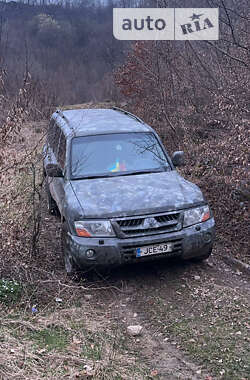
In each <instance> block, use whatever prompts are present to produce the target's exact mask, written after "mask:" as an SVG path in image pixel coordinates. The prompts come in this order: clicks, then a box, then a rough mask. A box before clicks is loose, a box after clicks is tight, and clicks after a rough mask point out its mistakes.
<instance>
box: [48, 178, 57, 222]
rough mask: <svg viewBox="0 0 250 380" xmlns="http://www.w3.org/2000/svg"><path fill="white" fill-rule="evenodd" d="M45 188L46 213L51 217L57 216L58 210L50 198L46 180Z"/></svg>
mask: <svg viewBox="0 0 250 380" xmlns="http://www.w3.org/2000/svg"><path fill="white" fill-rule="evenodd" d="M45 188H46V194H47V209H48V212H49V213H50V214H51V215H56V216H57V215H59V210H58V207H57V204H56V202H55V201H54V199H53V198H52V195H51V193H50V189H49V184H48V179H46V182H45Z"/></svg>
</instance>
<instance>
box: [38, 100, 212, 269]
mask: <svg viewBox="0 0 250 380" xmlns="http://www.w3.org/2000/svg"><path fill="white" fill-rule="evenodd" d="M181 164H183V152H175V153H174V154H173V156H172V159H170V158H169V156H168V154H167V152H166V150H165V148H164V146H163V144H162V143H161V141H160V139H159V136H158V135H157V134H156V132H155V131H154V130H153V129H152V128H151V127H150V126H149V125H147V124H145V123H144V122H143V121H142V120H141V119H139V118H138V117H136V116H135V115H133V114H131V113H129V112H127V111H124V110H121V109H119V108H115V107H114V108H112V109H72V110H67V111H61V110H58V111H56V112H55V113H54V114H53V115H52V118H51V120H50V125H49V130H48V138H47V143H46V144H45V146H44V172H45V174H46V184H47V193H48V206H49V210H50V212H51V213H55V212H58V211H59V215H60V218H61V222H62V236H61V239H62V250H63V256H64V262H65V269H66V271H67V272H68V273H69V274H70V273H72V272H74V271H75V270H81V269H84V268H91V267H97V266H99V267H105V266H113V265H117V264H118V265H119V264H123V263H128V262H143V261H145V260H154V259H160V258H164V257H171V256H178V257H180V258H181V259H191V258H192V259H196V260H203V259H206V258H208V257H209V255H210V254H211V251H212V246H213V241H214V235H215V227H214V226H215V223H214V218H213V216H212V213H211V210H210V208H209V206H208V204H207V202H206V200H205V199H204V197H203V195H202V192H201V190H200V189H199V188H198V187H197V186H196V185H195V184H193V183H191V182H188V181H186V180H185V179H184V178H183V177H182V176H180V174H178V172H177V171H176V170H175V166H178V165H181Z"/></svg>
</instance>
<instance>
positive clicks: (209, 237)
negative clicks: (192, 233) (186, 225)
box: [203, 232, 212, 243]
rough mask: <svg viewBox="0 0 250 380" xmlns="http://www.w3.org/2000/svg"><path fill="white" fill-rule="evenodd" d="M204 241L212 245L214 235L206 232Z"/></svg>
mask: <svg viewBox="0 0 250 380" xmlns="http://www.w3.org/2000/svg"><path fill="white" fill-rule="evenodd" d="M203 239H204V241H205V243H210V242H211V240H212V235H211V234H210V232H205V233H204V234H203Z"/></svg>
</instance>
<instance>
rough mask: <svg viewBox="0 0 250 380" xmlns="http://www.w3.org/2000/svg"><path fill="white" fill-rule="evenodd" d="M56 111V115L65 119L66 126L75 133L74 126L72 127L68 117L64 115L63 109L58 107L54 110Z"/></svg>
mask: <svg viewBox="0 0 250 380" xmlns="http://www.w3.org/2000/svg"><path fill="white" fill-rule="evenodd" d="M56 113H58V115H60V116H61V118H62V119H63V120H65V121H66V123H67V124H68V126H69V128H70V129H71V131H72V132H73V134H75V130H74V128H73V127H72V125H71V124H70V121H69V119H68V118H67V117H66V116H65V115H64V113H63V111H62V110H61V109H60V108H59V109H57V110H56Z"/></svg>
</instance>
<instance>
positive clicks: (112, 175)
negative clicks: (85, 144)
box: [71, 167, 169, 181]
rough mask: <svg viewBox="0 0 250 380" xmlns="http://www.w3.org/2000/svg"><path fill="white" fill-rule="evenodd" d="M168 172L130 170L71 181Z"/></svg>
mask: <svg viewBox="0 0 250 380" xmlns="http://www.w3.org/2000/svg"><path fill="white" fill-rule="evenodd" d="M168 170H169V168H168V167H163V168H157V169H144V170H130V171H125V172H112V173H105V174H94V175H86V176H82V177H76V178H71V180H73V181H77V180H83V179H95V178H111V177H120V176H126V175H137V174H149V173H162V172H166V171H168Z"/></svg>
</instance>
